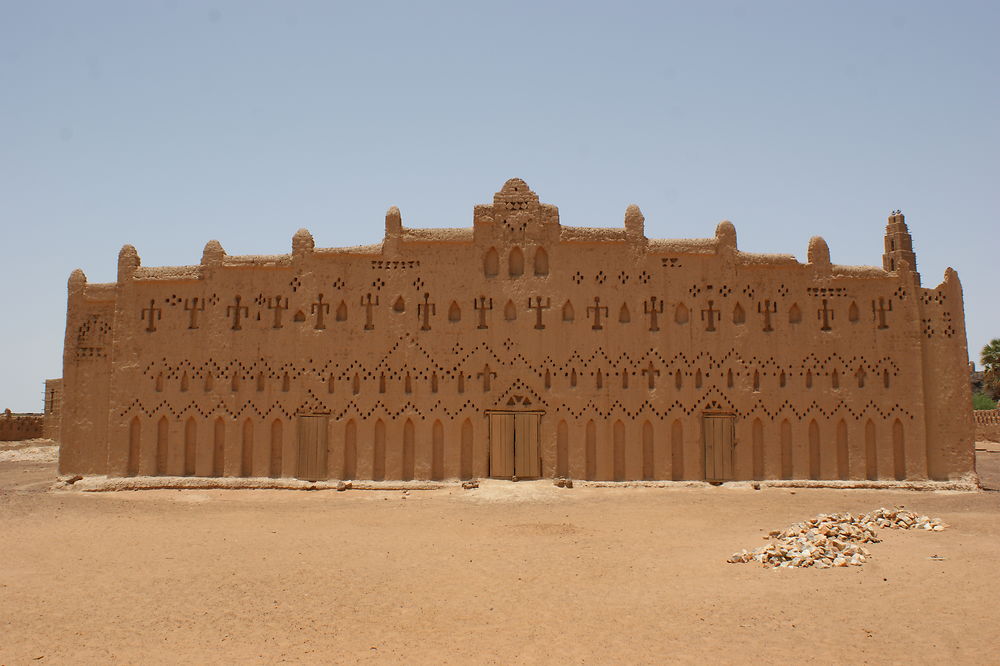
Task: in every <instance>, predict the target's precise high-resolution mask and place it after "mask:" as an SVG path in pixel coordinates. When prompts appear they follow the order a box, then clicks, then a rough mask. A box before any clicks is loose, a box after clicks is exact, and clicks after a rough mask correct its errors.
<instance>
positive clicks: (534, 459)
mask: <svg viewBox="0 0 1000 666" xmlns="http://www.w3.org/2000/svg"><path fill="white" fill-rule="evenodd" d="M538 422H539V415H538V414H517V415H515V417H514V431H515V437H514V473H515V474H517V476H518V478H534V477H537V476H541V460H540V459H539V456H538Z"/></svg>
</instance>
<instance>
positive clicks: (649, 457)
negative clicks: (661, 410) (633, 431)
mask: <svg viewBox="0 0 1000 666" xmlns="http://www.w3.org/2000/svg"><path fill="white" fill-rule="evenodd" d="M654 455H655V454H654V452H653V424H652V423H650V422H649V421H648V420H647V421H646V422H644V423H643V424H642V478H643V479H645V480H646V481H652V480H653V479H655V478H656V465H655V463H656V461H655V459H654Z"/></svg>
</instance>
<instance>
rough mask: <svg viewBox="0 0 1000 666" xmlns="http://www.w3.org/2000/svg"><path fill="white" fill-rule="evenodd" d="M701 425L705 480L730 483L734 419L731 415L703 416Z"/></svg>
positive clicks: (733, 447) (734, 445)
mask: <svg viewBox="0 0 1000 666" xmlns="http://www.w3.org/2000/svg"><path fill="white" fill-rule="evenodd" d="M701 423H702V441H703V443H704V446H705V480H706V481H732V480H733V479H734V476H733V457H734V449H735V448H736V417H735V416H734V415H733V414H704V415H702V419H701Z"/></svg>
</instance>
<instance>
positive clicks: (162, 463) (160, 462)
mask: <svg viewBox="0 0 1000 666" xmlns="http://www.w3.org/2000/svg"><path fill="white" fill-rule="evenodd" d="M167 437H168V426H167V417H166V416H161V417H160V420H159V421H157V422H156V476H165V475H166V474H167V459H168V455H169V449H168V442H167Z"/></svg>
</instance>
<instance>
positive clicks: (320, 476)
mask: <svg viewBox="0 0 1000 666" xmlns="http://www.w3.org/2000/svg"><path fill="white" fill-rule="evenodd" d="M329 420H330V417H329V416H328V415H327V414H310V415H300V416H299V417H298V436H299V447H298V453H299V455H298V461H297V470H296V471H297V473H296V476H297V477H298V478H300V479H302V480H304V481H323V480H326V479H327V478H328V477H327V473H326V449H327V431H328V428H327V426H328V423H329Z"/></svg>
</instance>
